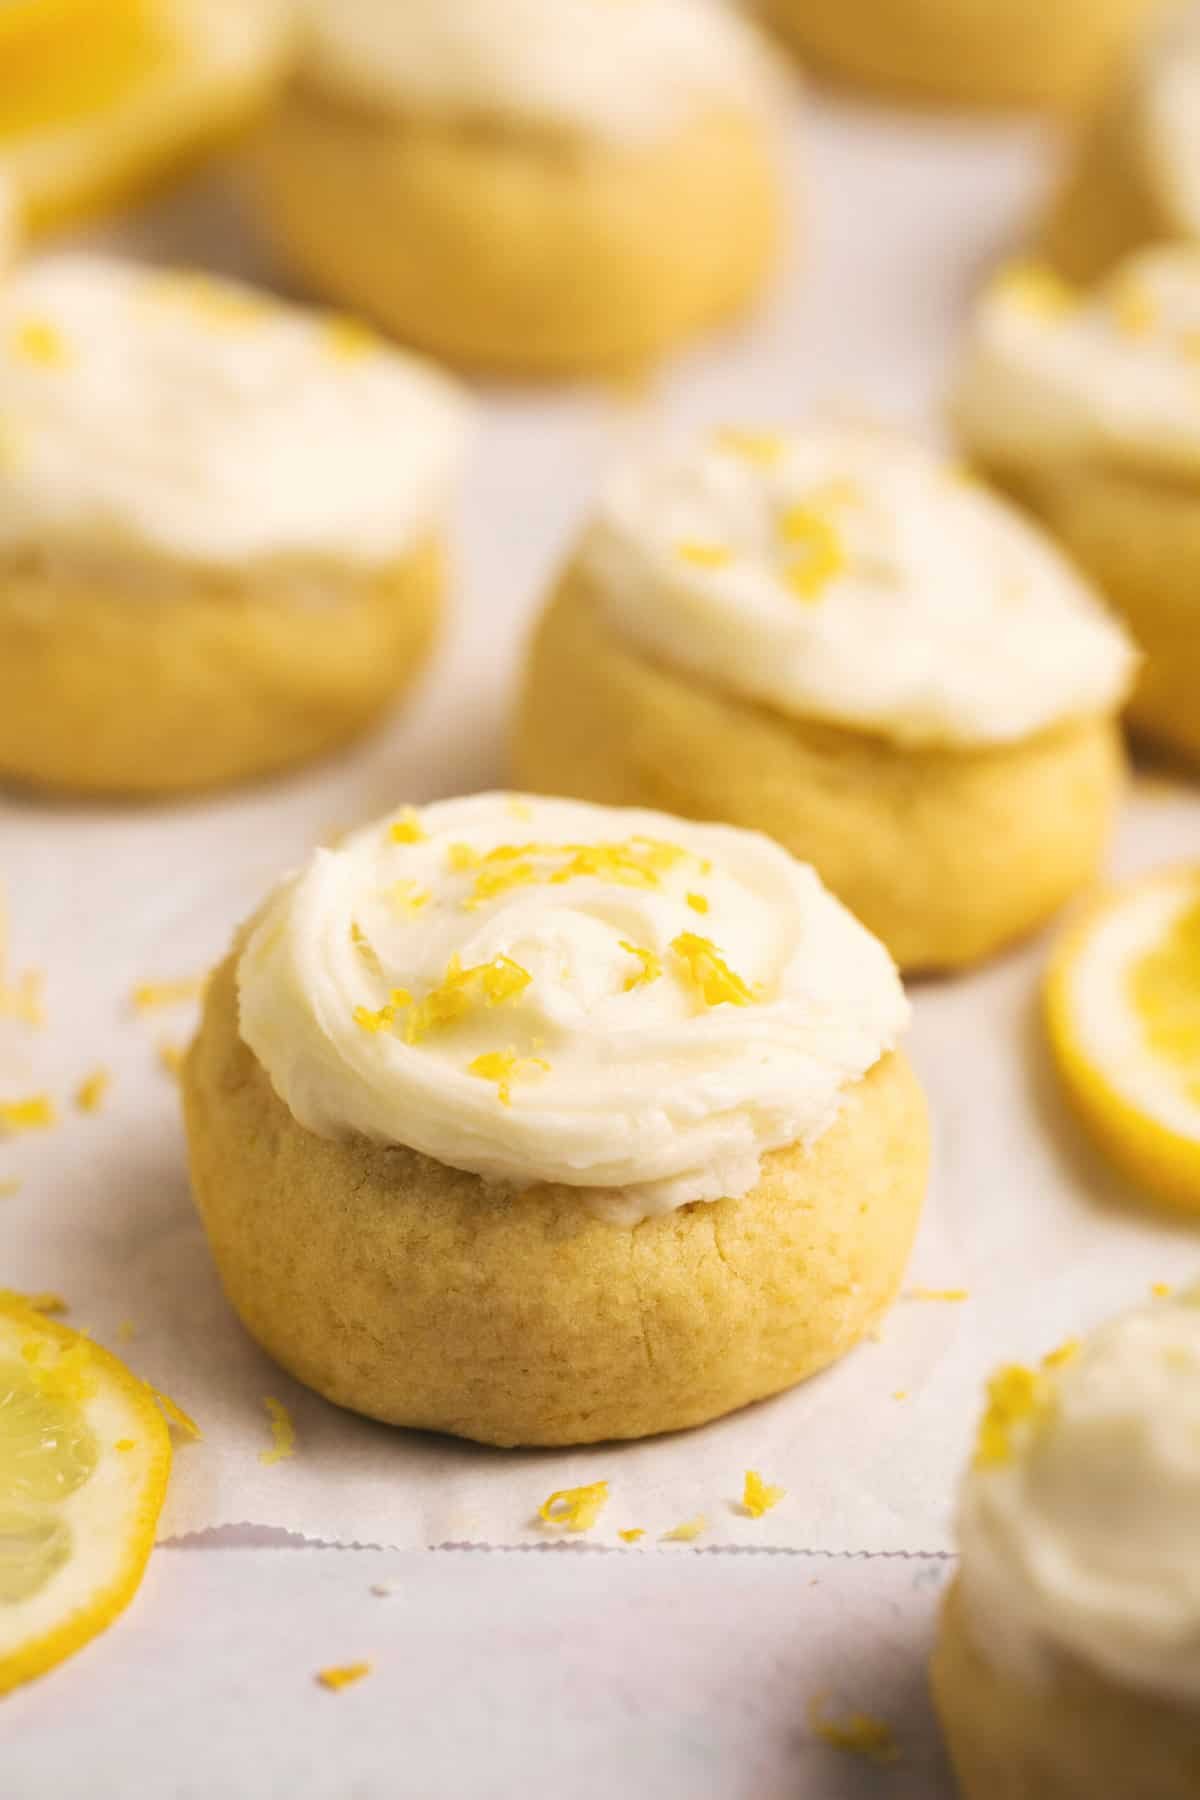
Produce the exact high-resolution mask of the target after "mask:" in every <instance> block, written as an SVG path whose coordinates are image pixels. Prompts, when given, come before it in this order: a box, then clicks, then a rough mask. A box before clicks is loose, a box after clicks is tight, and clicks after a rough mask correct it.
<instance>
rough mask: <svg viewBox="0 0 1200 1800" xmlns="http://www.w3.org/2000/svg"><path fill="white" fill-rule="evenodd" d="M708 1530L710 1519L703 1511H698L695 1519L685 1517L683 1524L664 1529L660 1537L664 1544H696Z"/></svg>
mask: <svg viewBox="0 0 1200 1800" xmlns="http://www.w3.org/2000/svg"><path fill="white" fill-rule="evenodd" d="M707 1530H708V1520H707V1519H706V1518H705V1516H704V1514H703V1513H697V1514H696V1516H695V1518H694V1519H685V1520H684V1522H683V1524H682V1525H676V1526H674V1527H673V1528H672V1529H671V1530H670V1531H664V1532H663V1534H662V1537H661V1538H660V1539H659V1542H660V1543H663V1544H694V1543H695V1541H696V1539H697V1538H698V1537H699V1536H700V1535H701V1533H703V1532H705V1531H707Z"/></svg>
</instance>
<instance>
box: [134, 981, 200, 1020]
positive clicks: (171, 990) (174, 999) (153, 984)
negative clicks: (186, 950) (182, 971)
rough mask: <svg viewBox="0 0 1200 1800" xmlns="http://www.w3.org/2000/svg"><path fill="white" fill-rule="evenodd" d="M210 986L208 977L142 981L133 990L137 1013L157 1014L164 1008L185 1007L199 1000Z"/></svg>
mask: <svg viewBox="0 0 1200 1800" xmlns="http://www.w3.org/2000/svg"><path fill="white" fill-rule="evenodd" d="M207 986H208V976H207V975H192V976H187V977H184V978H183V979H182V980H180V981H142V982H139V983H138V985H137V987H135V988H134V990H133V1006H134V1011H135V1012H155V1011H157V1010H158V1009H159V1008H160V1007H164V1006H183V1005H184V1004H185V1003H186V1002H187V1001H189V1000H199V999H201V998H202V997H203V994H204V990H205V988H206V987H207Z"/></svg>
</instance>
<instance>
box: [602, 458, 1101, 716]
mask: <svg viewBox="0 0 1200 1800" xmlns="http://www.w3.org/2000/svg"><path fill="white" fill-rule="evenodd" d="M579 567H580V569H581V571H582V573H583V575H584V577H585V579H586V581H587V583H588V586H589V588H590V590H591V591H592V592H593V593H594V595H595V596H596V598H597V601H598V603H599V604H600V605H601V606H602V607H603V608H604V610H605V612H606V614H607V615H608V617H609V619H610V621H611V623H612V624H613V625H614V626H615V627H616V628H618V629H619V630H620V631H621V632H622V633H624V634H625V635H627V636H628V637H630V638H632V639H633V640H634V641H635V642H636V643H638V644H639V645H641V646H642V647H643V648H644V649H645V650H647V651H648V652H650V653H651V654H652V655H654V656H660V657H662V658H663V659H664V660H665V661H667V662H669V663H671V664H674V665H676V666H677V667H680V668H683V669H687V670H690V671H692V672H694V673H695V674H696V675H698V676H700V677H702V678H703V679H705V680H708V681H711V682H713V683H714V684H716V685H718V686H720V687H721V688H723V689H731V690H733V691H734V692H736V693H739V694H742V695H744V696H746V697H747V698H749V699H751V700H757V701H762V702H765V703H766V704H768V705H770V706H773V707H776V708H777V709H779V710H780V711H782V712H784V713H786V714H789V715H794V716H796V717H799V718H804V719H818V720H825V721H828V722H830V723H834V724H838V725H843V726H849V727H852V728H857V729H860V730H864V731H869V732H873V733H878V734H882V735H884V736H886V737H888V738H891V739H893V740H895V741H897V742H899V743H902V744H909V745H922V744H950V745H960V744H961V745H983V744H1002V743H1008V742H1012V741H1014V740H1017V739H1021V738H1025V737H1028V736H1031V735H1033V734H1034V733H1036V732H1038V731H1040V730H1042V729H1043V728H1045V727H1048V726H1052V725H1055V724H1057V723H1059V722H1060V721H1062V720H1065V719H1069V718H1072V717H1077V716H1078V717H1083V716H1088V715H1092V714H1099V713H1104V712H1108V711H1111V710H1112V709H1114V708H1115V707H1116V706H1117V705H1118V704H1119V703H1120V701H1121V700H1122V699H1123V698H1124V695H1125V693H1126V691H1127V688H1128V685H1129V682H1130V679H1131V674H1132V669H1133V662H1134V655H1133V651H1132V647H1131V645H1130V643H1129V640H1128V638H1127V637H1126V636H1125V634H1124V632H1123V631H1122V629H1121V627H1120V626H1119V625H1118V624H1117V623H1116V621H1115V620H1113V619H1111V618H1109V617H1108V615H1107V614H1106V613H1105V612H1104V611H1103V609H1102V608H1101V606H1100V605H1099V603H1098V601H1097V600H1096V598H1095V597H1094V595H1093V594H1092V592H1091V590H1090V589H1088V588H1087V587H1086V586H1085V585H1084V583H1083V581H1082V580H1081V578H1080V577H1079V576H1078V575H1077V574H1076V573H1075V572H1074V570H1073V569H1072V568H1071V566H1070V565H1069V564H1068V563H1067V562H1066V561H1065V560H1064V558H1063V557H1061V556H1060V555H1059V554H1058V552H1057V551H1056V550H1055V549H1054V548H1053V546H1052V545H1051V544H1050V543H1049V541H1048V540H1047V539H1046V538H1045V537H1043V536H1042V534H1041V533H1040V532H1038V531H1037V530H1036V529H1035V528H1034V527H1032V526H1030V525H1028V524H1026V523H1025V522H1024V520H1023V519H1021V518H1020V517H1019V516H1018V515H1017V513H1016V512H1015V511H1014V510H1012V509H1011V508H1009V507H1008V506H1006V505H1005V504H1003V503H1002V502H1001V501H1000V500H998V499H997V498H995V497H994V496H992V495H991V494H989V493H987V492H986V491H985V490H984V489H982V488H981V487H980V486H978V485H977V484H974V483H971V482H969V481H967V480H966V479H964V478H963V477H962V475H961V474H959V473H958V472H956V471H954V470H952V469H950V468H949V467H948V466H946V465H945V464H943V463H942V462H940V461H939V460H938V459H937V458H936V457H935V456H933V455H932V454H930V453H928V452H927V451H925V450H923V449H921V448H919V447H917V446H916V445H913V444H909V443H907V442H905V441H903V440H898V439H896V438H893V437H890V436H887V435H885V434H883V433H875V432H870V431H865V430H850V429H842V428H828V429H822V428H816V429H812V430H809V431H805V432H798V433H795V434H792V435H784V434H770V433H766V434H764V433H751V432H747V431H743V430H740V429H738V430H732V429H730V430H726V431H721V432H717V433H714V434H712V435H710V436H709V437H707V438H705V439H703V440H700V441H696V442H693V443H691V444H685V445H684V446H682V447H681V448H679V449H678V450H667V451H666V452H663V453H661V454H659V455H658V456H656V457H654V458H652V459H650V460H649V461H648V462H646V463H643V464H640V465H635V466H632V467H630V468H627V469H626V470H624V471H622V472H621V473H620V474H619V475H618V476H617V478H616V479H615V480H614V481H613V483H612V484H611V486H610V487H609V489H608V491H607V493H606V494H605V495H604V497H603V499H602V501H601V504H600V507H599V509H598V512H597V514H596V516H595V519H594V522H593V525H592V527H591V529H590V531H589V532H588V534H587V535H586V537H585V539H584V541H583V544H582V546H581V549H580V552H579Z"/></svg>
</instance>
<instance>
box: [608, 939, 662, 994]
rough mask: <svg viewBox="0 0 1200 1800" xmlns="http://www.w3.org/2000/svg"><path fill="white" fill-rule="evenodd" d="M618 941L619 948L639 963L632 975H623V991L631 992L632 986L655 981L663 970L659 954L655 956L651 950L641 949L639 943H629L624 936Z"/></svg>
mask: <svg viewBox="0 0 1200 1800" xmlns="http://www.w3.org/2000/svg"><path fill="white" fill-rule="evenodd" d="M618 941H619V943H620V946H621V949H622V950H624V951H625V952H626V954H627V955H629V956H636V958H637V960H638V963H639V965H640V966H639V967H638V968H637V969H635V970H634V972H633V974H632V975H627V976H626V977H625V992H626V993H627V994H631V993H632V992H633V990H634V988H640V987H646V986H648V985H649V983H650V982H652V981H657V980H658V978H659V976H660V975H661V974H662V972H663V966H662V958H661V956H657V955H656V954H655V952H654V951H653V950H645V949H643V948H642V946H641V945H640V944H631V943H629V941H628V940H627V939H626V938H621V939H619V940H618Z"/></svg>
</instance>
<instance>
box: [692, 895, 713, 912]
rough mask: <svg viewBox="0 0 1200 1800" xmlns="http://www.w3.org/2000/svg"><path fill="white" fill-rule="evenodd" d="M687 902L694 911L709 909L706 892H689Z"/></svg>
mask: <svg viewBox="0 0 1200 1800" xmlns="http://www.w3.org/2000/svg"><path fill="white" fill-rule="evenodd" d="M687 903H688V905H689V906H690V907H691V909H692V911H693V912H696V913H706V912H707V911H708V899H707V896H706V895H704V894H689V895H688V896H687Z"/></svg>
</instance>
